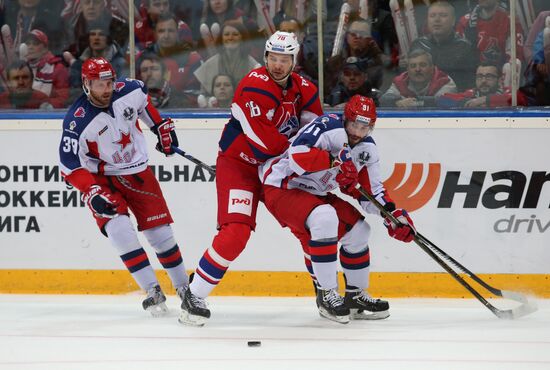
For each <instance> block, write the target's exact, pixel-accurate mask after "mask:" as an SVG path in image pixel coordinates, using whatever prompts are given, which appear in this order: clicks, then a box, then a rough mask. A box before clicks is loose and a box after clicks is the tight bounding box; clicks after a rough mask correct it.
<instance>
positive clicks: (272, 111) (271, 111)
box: [265, 108, 275, 121]
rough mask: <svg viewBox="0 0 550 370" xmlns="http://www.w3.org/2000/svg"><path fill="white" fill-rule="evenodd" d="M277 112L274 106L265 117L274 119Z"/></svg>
mask: <svg viewBox="0 0 550 370" xmlns="http://www.w3.org/2000/svg"><path fill="white" fill-rule="evenodd" d="M274 114H275V108H272V109H270V110H268V111H267V113H266V114H265V117H266V118H267V119H268V120H270V121H271V120H272V119H273V115H274Z"/></svg>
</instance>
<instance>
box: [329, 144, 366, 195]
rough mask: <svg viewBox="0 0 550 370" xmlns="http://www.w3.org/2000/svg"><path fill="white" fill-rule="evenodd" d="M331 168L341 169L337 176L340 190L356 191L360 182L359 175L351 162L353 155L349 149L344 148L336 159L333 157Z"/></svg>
mask: <svg viewBox="0 0 550 370" xmlns="http://www.w3.org/2000/svg"><path fill="white" fill-rule="evenodd" d="M330 162H331V163H330V164H331V167H336V166H339V167H340V172H339V173H338V174H337V175H336V182H337V183H338V185H339V186H340V188H346V189H354V188H355V186H356V185H357V183H358V182H359V173H358V172H357V168H356V167H355V164H354V163H353V161H352V160H351V153H350V151H349V149H348V148H342V149H341V150H340V151H339V152H338V155H337V156H336V157H331V161H330Z"/></svg>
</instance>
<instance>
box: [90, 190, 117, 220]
mask: <svg viewBox="0 0 550 370" xmlns="http://www.w3.org/2000/svg"><path fill="white" fill-rule="evenodd" d="M82 201H83V202H84V203H86V204H87V205H88V207H90V209H91V210H92V212H93V213H94V215H95V216H97V217H103V218H113V217H115V216H116V215H117V212H116V209H117V208H118V201H116V199H114V197H113V195H112V194H110V193H107V192H106V191H104V190H103V189H101V186H99V185H92V186H90V188H89V189H88V191H86V192H85V193H83V194H82Z"/></svg>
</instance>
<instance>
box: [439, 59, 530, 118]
mask: <svg viewBox="0 0 550 370" xmlns="http://www.w3.org/2000/svg"><path fill="white" fill-rule="evenodd" d="M475 79H476V87H475V89H469V90H466V91H464V92H462V93H448V94H444V95H443V96H441V97H440V98H439V99H438V105H439V106H440V107H444V108H457V107H465V108H496V107H509V106H511V105H512V93H511V91H510V89H504V90H503V89H502V86H501V85H502V84H501V74H500V69H499V68H498V66H497V65H496V64H494V63H489V62H483V63H481V64H480V65H479V67H477V70H476V74H475ZM518 105H527V100H526V99H525V96H524V95H523V94H522V93H521V92H518Z"/></svg>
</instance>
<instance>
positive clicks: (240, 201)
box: [231, 199, 251, 206]
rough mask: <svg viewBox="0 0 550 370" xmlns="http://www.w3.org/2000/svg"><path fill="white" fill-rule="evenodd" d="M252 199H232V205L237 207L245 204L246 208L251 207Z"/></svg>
mask: <svg viewBox="0 0 550 370" xmlns="http://www.w3.org/2000/svg"><path fill="white" fill-rule="evenodd" d="M250 203H251V202H250V199H231V204H232V205H235V204H244V205H246V206H249V205H250Z"/></svg>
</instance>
